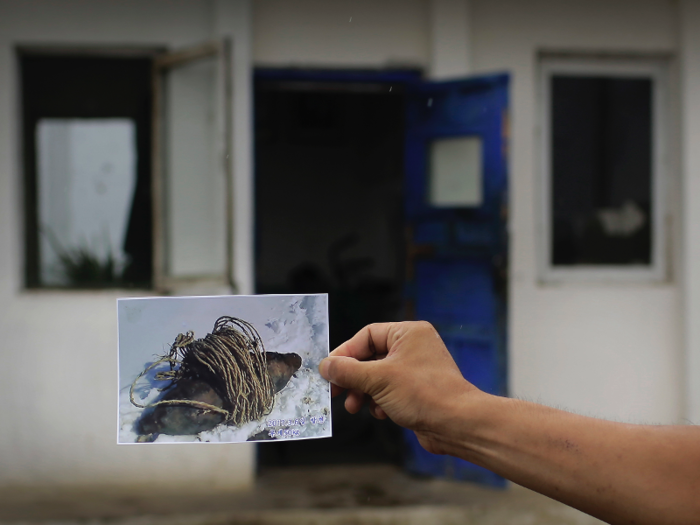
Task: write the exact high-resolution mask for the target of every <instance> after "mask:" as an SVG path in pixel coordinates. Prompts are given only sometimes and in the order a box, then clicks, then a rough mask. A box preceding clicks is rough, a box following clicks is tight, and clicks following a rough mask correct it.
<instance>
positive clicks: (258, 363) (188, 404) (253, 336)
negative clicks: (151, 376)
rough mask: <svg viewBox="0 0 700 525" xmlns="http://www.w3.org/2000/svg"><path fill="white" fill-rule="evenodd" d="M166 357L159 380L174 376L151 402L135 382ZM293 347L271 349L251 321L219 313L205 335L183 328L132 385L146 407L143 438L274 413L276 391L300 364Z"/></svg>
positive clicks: (192, 431)
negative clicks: (197, 336) (291, 350)
mask: <svg viewBox="0 0 700 525" xmlns="http://www.w3.org/2000/svg"><path fill="white" fill-rule="evenodd" d="M162 363H169V368H170V369H169V370H167V371H164V372H157V373H156V374H155V379H156V380H162V381H170V385H168V386H166V387H165V388H164V389H162V390H163V394H162V395H161V397H160V398H159V399H157V400H156V401H154V402H153V403H151V404H149V405H141V404H139V403H137V402H136V401H135V400H134V395H133V390H134V386H135V385H136V382H137V381H138V380H139V379H140V378H141V377H143V376H144V375H145V374H146V373H147V372H149V371H150V370H152V369H153V368H155V367H157V366H158V365H160V364H162ZM301 364H302V360H301V357H300V356H299V355H297V354H294V353H288V354H279V353H276V352H266V351H265V348H264V346H263V343H262V340H261V338H260V335H259V334H258V332H257V330H256V329H255V328H254V327H253V325H251V324H250V323H248V322H246V321H243V320H242V319H237V318H234V317H227V316H224V317H220V318H219V319H217V320H216V323H215V324H214V329H213V330H212V332H211V333H210V334H207V335H206V336H205V337H204V338H202V339H195V338H194V334H193V333H192V332H187V333H186V334H179V335H178V336H177V338H176V339H175V342H174V343H173V344H172V346H171V347H170V351H169V353H168V354H167V355H165V356H162V357H161V358H160V359H159V360H157V361H156V362H155V363H153V364H152V365H150V366H149V367H147V368H146V369H145V370H144V371H143V372H142V373H141V374H140V375H139V377H137V378H136V380H134V382H133V383H132V385H131V391H130V399H131V402H132V403H133V404H134V405H135V406H137V407H139V408H144V409H145V410H144V412H143V414H142V415H141V417H140V418H139V419H138V420H137V421H136V423H135V430H136V431H137V432H138V434H139V438H138V441H140V442H147V441H153V440H155V439H156V438H157V437H158V435H159V434H169V435H193V434H198V433H199V432H202V431H205V430H211V429H213V428H214V427H216V426H217V425H220V424H222V423H224V424H228V425H236V426H238V425H242V424H244V423H247V422H248V421H253V420H257V419H260V418H262V417H263V416H265V415H267V414H269V413H270V411H271V410H272V407H273V404H274V396H275V394H276V393H277V392H279V391H280V390H282V389H283V388H284V387H285V386H286V385H287V383H288V382H289V380H290V379H291V378H292V376H293V375H294V373H295V372H296V371H297V370H299V368H300V367H301Z"/></svg>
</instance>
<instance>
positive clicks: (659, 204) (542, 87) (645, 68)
mask: <svg viewBox="0 0 700 525" xmlns="http://www.w3.org/2000/svg"><path fill="white" fill-rule="evenodd" d="M554 74H566V75H570V76H577V75H578V76H592V75H596V76H611V77H618V78H625V77H627V78H629V77H639V76H644V77H647V78H650V79H651V80H652V82H653V87H652V165H651V192H652V201H651V202H652V213H653V215H652V224H651V236H652V238H651V264H649V265H624V266H623V265H577V266H569V267H564V266H554V265H553V264H552V262H551V261H552V229H551V225H552V209H551V202H552V201H551V198H552V184H551V180H552V172H551V140H552V137H551V126H550V122H551V92H550V91H551V82H550V79H551V77H552V75H554ZM538 91H539V97H538V98H539V100H538V106H539V107H538V113H539V119H540V126H539V129H540V134H539V136H540V169H539V172H540V177H539V178H540V181H539V182H540V184H539V186H540V191H539V192H538V194H539V196H540V199H541V201H540V203H539V204H540V206H538V208H539V210H540V212H539V221H538V222H539V227H538V230H539V232H538V234H539V235H538V238H539V243H538V245H539V246H538V270H539V271H538V274H539V280H540V281H541V282H544V283H578V282H590V283H596V282H598V283H604V282H608V283H635V282H641V283H644V282H647V283H650V282H662V281H665V280H667V279H668V267H669V262H668V261H667V260H666V259H667V253H668V250H667V243H668V242H669V235H667V232H666V228H665V224H666V216H667V214H668V206H667V203H666V185H667V184H666V181H667V178H668V172H669V147H668V132H669V130H670V126H669V118H670V104H669V64H668V60H666V59H664V58H656V57H653V58H652V57H648V58H647V57H639V58H638V57H633V58H585V57H547V56H543V57H541V58H540V61H539V90H538Z"/></svg>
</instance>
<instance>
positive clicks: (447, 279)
mask: <svg viewBox="0 0 700 525" xmlns="http://www.w3.org/2000/svg"><path fill="white" fill-rule="evenodd" d="M507 89H508V77H507V76H506V75H495V76H488V77H479V78H472V79H465V80H459V81H451V82H442V83H423V84H419V85H416V86H414V88H413V90H412V91H411V92H410V93H409V96H408V103H407V117H406V118H407V132H406V156H405V162H406V165H405V169H406V197H405V198H406V219H407V222H408V228H407V232H408V235H407V237H408V239H407V242H408V246H407V258H408V259H407V288H406V296H407V303H408V314H409V316H410V317H413V318H415V319H422V320H426V321H429V322H431V323H432V324H433V325H434V326H435V327H436V329H437V330H438V331H439V332H440V334H441V336H442V338H443V340H444V341H445V344H446V346H447V348H448V349H449V351H450V353H451V354H452V355H453V357H454V359H455V361H456V363H457V365H458V366H459V368H460V370H461V371H462V373H463V374H464V376H465V378H466V379H467V380H469V381H471V382H472V383H474V384H475V385H476V386H477V387H479V388H481V389H482V390H485V391H487V392H490V393H493V394H499V395H503V394H505V393H506V392H505V390H506V389H505V387H506V373H505V372H506V370H505V342H506V333H505V327H506V307H505V306H506V305H505V298H506V288H505V284H506V260H507V238H506V224H505V221H506V213H505V211H506V205H507V184H506V157H505V152H506V143H505V140H506V136H505V135H506V128H505V124H506V118H505V116H506V110H507ZM459 138H474V139H478V140H461V141H460V140H451V139H459ZM444 139H448V140H447V141H446V140H444ZM435 141H442V144H447V147H446V148H442V149H443V153H444V154H445V155H452V156H453V158H452V159H449V158H448V159H447V160H445V159H443V160H441V161H440V162H436V161H435V159H434V157H433V158H431V148H433V152H434V151H435V149H434V145H435V144H436V142H435ZM475 144H478V145H480V146H479V147H481V148H482V149H481V151H480V152H477V153H479V155H478V159H474V154H475V152H474V147H475ZM459 147H465V148H470V151H466V150H465V151H459V150H456V149H455V148H459ZM470 155H471V157H470ZM470 159H473V160H474V162H472V161H471V160H470ZM464 164H469V165H470V166H469V167H466V166H465V167H464V174H463V176H464V177H474V169H475V168H474V166H478V167H479V169H480V170H481V180H480V181H471V182H469V184H468V185H464V184H462V186H461V188H462V189H461V190H459V188H460V184H461V183H462V182H464V181H460V180H452V182H450V180H449V179H450V177H451V178H452V179H455V177H459V176H462V175H460V171H459V170H460V169H461V168H462V166H463V165H464ZM436 166H438V168H436ZM439 166H443V167H445V166H446V168H444V169H446V170H447V174H446V175H445V174H442V175H440V176H441V177H442V178H443V179H444V180H447V183H453V184H455V188H457V189H458V190H459V191H464V194H465V195H466V196H467V197H466V198H464V199H462V200H461V201H460V200H459V199H455V200H454V202H455V203H456V204H454V205H449V203H450V199H449V195H448V193H447V192H445V191H443V192H442V193H441V195H442V197H441V200H439V201H438V202H437V205H433V204H432V203H433V202H435V199H431V194H430V191H431V176H432V175H433V174H431V173H430V170H431V167H432V169H440V168H439ZM450 170H451V171H450ZM464 188H466V189H464ZM458 190H455V191H458ZM470 191H471V192H472V193H471V194H470V193H469V192H470ZM475 192H478V195H476V193H475ZM446 195H447V196H446ZM477 197H478V198H477ZM460 202H463V203H464V204H462V205H460V204H459V203H460ZM445 203H448V205H445ZM406 450H407V467H408V468H409V469H410V470H413V471H415V472H419V473H422V474H429V475H436V476H446V477H452V478H456V479H463V480H471V481H478V482H482V483H487V484H489V485H494V486H504V484H505V480H503V479H502V478H500V477H499V476H496V475H495V474H493V473H491V472H489V471H487V470H485V469H483V468H480V467H477V466H476V465H473V464H471V463H468V462H466V461H463V460H459V459H456V458H451V457H445V456H435V455H432V454H429V453H428V452H426V451H425V450H424V449H423V448H422V447H420V445H419V443H418V441H417V439H416V438H415V435H414V434H413V433H412V432H406Z"/></svg>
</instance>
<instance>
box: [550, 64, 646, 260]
mask: <svg viewBox="0 0 700 525" xmlns="http://www.w3.org/2000/svg"><path fill="white" fill-rule="evenodd" d="M551 88H552V90H551V92H552V97H551V110H552V114H551V133H552V134H551V140H552V142H551V151H552V153H551V168H552V214H553V224H552V228H553V231H552V239H553V245H552V264H553V265H555V266H556V265H559V266H567V265H576V264H588V265H616V264H617V265H620V264H635V265H648V264H650V262H651V245H652V239H651V224H652V222H653V221H652V214H653V209H652V202H651V195H652V191H651V173H652V169H651V167H652V81H651V79H649V78H614V77H598V76H565V75H555V76H554V77H552V80H551ZM605 214H607V215H608V217H609V222H608V223H606V221H605V220H603V219H602V218H601V217H603V216H604V215H605ZM630 215H632V217H630ZM635 215H636V216H637V217H638V218H643V219H641V220H636V219H635V217H634V216H635ZM640 222H641V224H640ZM610 223H612V227H611V226H609V224H610Z"/></svg>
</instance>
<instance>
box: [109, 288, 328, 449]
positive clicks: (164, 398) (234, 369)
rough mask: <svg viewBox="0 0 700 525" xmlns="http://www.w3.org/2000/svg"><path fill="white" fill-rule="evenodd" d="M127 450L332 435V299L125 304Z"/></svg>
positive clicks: (122, 423) (123, 418) (123, 419)
mask: <svg viewBox="0 0 700 525" xmlns="http://www.w3.org/2000/svg"><path fill="white" fill-rule="evenodd" d="M117 311H118V322H119V345H118V346H119V417H118V438H117V442H118V443H120V444H133V443H240V442H245V441H270V440H291V439H310V438H323V437H330V436H331V435H332V433H331V408H330V407H331V394H330V384H329V383H328V382H327V381H326V380H325V379H323V378H322V377H321V375H320V374H319V371H318V365H319V363H320V362H321V360H322V359H323V358H324V357H326V356H327V355H328V352H329V343H328V296H327V295H326V294H315V295H248V296H246V295H234V296H216V297H152V298H133V299H132V298H129V299H118V300H117Z"/></svg>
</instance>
